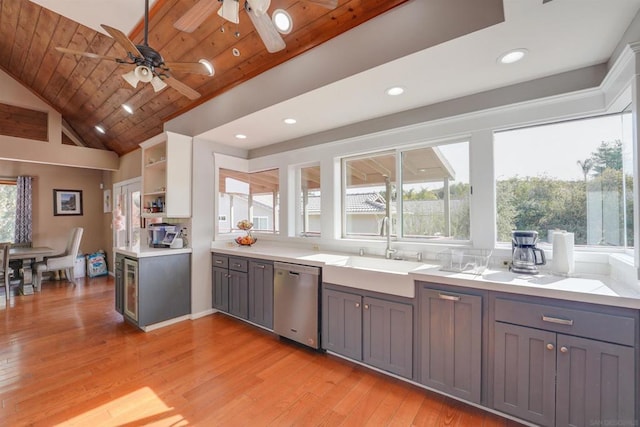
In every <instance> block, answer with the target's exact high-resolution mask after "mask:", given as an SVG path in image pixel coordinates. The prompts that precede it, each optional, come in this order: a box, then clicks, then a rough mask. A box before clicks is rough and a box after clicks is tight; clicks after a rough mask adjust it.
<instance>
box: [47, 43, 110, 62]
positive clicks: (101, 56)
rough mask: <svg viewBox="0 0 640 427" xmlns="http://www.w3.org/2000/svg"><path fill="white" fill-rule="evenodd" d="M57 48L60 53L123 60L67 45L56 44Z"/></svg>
mask: <svg viewBox="0 0 640 427" xmlns="http://www.w3.org/2000/svg"><path fill="white" fill-rule="evenodd" d="M56 50H57V51H58V52H60V53H68V54H70V55H78V56H85V57H87V58H91V59H106V60H107V61H115V62H122V60H121V59H120V58H114V57H113V56H104V55H99V54H97V53H91V52H80V51H77V50H73V49H67V48H66V47H60V46H56Z"/></svg>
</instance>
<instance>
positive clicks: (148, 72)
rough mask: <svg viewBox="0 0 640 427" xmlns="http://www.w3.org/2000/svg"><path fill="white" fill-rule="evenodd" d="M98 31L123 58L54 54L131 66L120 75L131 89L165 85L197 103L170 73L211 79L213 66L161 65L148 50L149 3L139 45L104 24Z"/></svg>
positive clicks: (195, 96) (204, 63)
mask: <svg viewBox="0 0 640 427" xmlns="http://www.w3.org/2000/svg"><path fill="white" fill-rule="evenodd" d="M101 27H102V28H104V30H105V31H106V32H107V33H108V34H109V35H110V36H111V37H112V38H113V39H114V40H115V42H116V43H117V44H119V45H120V46H122V47H123V48H124V50H125V51H126V52H127V56H126V58H124V59H123V58H116V57H112V56H105V55H99V54H97V53H92V52H80V51H76V50H73V49H67V48H65V47H60V46H58V47H56V50H57V51H58V52H62V53H67V54H71V55H80V56H84V57H87V58H92V59H104V60H107V61H115V62H117V63H118V64H129V65H134V66H135V68H134V69H133V70H131V71H129V72H127V73H125V74H123V75H122V78H124V80H125V81H126V82H127V83H129V84H130V85H131V86H133V87H134V88H135V87H137V85H138V83H139V82H143V83H151V86H153V90H154V91H155V92H159V91H161V90H162V89H164V88H165V87H166V86H167V85H168V86H170V87H172V88H174V89H175V90H177V91H178V92H180V93H181V94H182V95H184V96H186V97H187V98H189V99H191V100H195V99H198V98H199V97H200V94H199V93H198V92H197V91H195V90H194V89H192V88H190V87H189V86H187V85H186V84H184V83H182V82H181V81H180V80H178V79H176V78H175V77H173V75H172V73H173V72H182V73H195V74H203V75H207V76H213V74H214V70H213V66H212V65H211V63H209V62H208V61H206V60H200V61H199V62H165V60H164V58H163V57H162V55H160V53H158V51H156V50H154V49H153V48H151V47H150V46H149V43H148V39H149V37H148V36H149V28H148V27H149V0H145V12H144V42H143V44H141V45H136V44H135V43H133V42H132V41H131V40H129V38H128V37H127V36H126V35H125V34H124V33H123V32H122V31H120V30H118V29H116V28H113V27H110V26H108V25H104V24H102V25H101Z"/></svg>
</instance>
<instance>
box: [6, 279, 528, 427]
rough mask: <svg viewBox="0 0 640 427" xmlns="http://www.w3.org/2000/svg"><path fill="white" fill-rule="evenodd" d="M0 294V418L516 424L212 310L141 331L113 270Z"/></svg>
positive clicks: (31, 421)
mask: <svg viewBox="0 0 640 427" xmlns="http://www.w3.org/2000/svg"><path fill="white" fill-rule="evenodd" d="M0 297H1V300H2V302H0V315H1V316H2V318H3V322H2V329H1V332H2V333H1V335H0V402H2V405H1V407H0V425H2V426H22V425H43V426H51V425H79V426H91V427H95V426H101V425H119V426H137V425H158V426H184V425H199V426H235V425H240V426H258V425H274V426H285V425H300V426H307V425H308V426H312V425H326V426H337V425H343V426H361V425H371V426H382V425H393V426H409V425H423V426H433V425H451V426H507V425H509V426H511V425H516V424H515V423H513V422H510V421H507V420H504V419H502V418H500V417H498V416H496V415H492V414H490V413H487V412H484V411H482V410H479V409H476V408H473V407H471V406H467V405H464V404H462V403H459V402H456V401H454V400H451V399H448V398H444V397H441V396H439V395H437V394H435V393H431V392H428V391H425V390H423V389H421V388H418V387H415V386H413V385H410V384H406V383H404V382H402V381H398V380H396V379H393V378H389V377H387V376H385V375H382V374H379V373H376V372H374V371H371V370H369V369H366V368H364V367H361V366H358V365H355V364H353V363H350V362H348V361H345V360H342V359H340V358H337V357H334V356H331V355H327V354H322V353H317V352H314V351H311V350H309V349H307V348H304V347H301V346H298V345H296V344H293V343H290V342H287V341H285V340H280V339H278V338H277V337H275V336H274V335H272V334H270V333H268V332H266V331H263V330H261V329H258V328H256V327H253V326H251V325H247V324H245V323H243V322H240V321H237V320H235V319H232V318H229V317H227V316H225V315H222V314H214V315H211V316H206V317H204V318H201V319H198V320H196V321H184V322H181V323H179V324H176V325H173V326H169V327H166V328H162V329H159V330H156V331H153V332H149V333H143V332H140V331H138V330H137V329H135V328H133V327H132V326H130V325H128V324H126V323H124V322H123V320H122V317H121V316H120V315H119V314H118V313H116V312H115V310H114V309H113V280H112V278H104V277H103V278H97V279H85V280H84V281H81V283H79V284H78V286H76V287H73V286H71V285H70V284H69V283H67V282H45V283H44V284H43V287H42V292H41V293H39V294H35V295H33V296H12V297H11V300H10V302H9V303H8V306H5V305H4V295H1V296H0Z"/></svg>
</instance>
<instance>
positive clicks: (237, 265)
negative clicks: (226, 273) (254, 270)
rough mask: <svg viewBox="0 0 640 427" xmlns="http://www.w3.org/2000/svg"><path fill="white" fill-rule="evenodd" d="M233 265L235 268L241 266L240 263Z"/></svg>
mask: <svg viewBox="0 0 640 427" xmlns="http://www.w3.org/2000/svg"><path fill="white" fill-rule="evenodd" d="M233 266H234V267H235V268H240V267H241V265H240V264H233Z"/></svg>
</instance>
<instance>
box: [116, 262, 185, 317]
mask: <svg viewBox="0 0 640 427" xmlns="http://www.w3.org/2000/svg"><path fill="white" fill-rule="evenodd" d="M190 259H191V255H190V254H176V255H162V256H150V257H141V258H135V257H131V256H128V255H127V256H124V255H123V254H116V309H117V310H118V309H119V308H122V310H123V311H124V307H123V306H124V305H125V304H124V292H125V284H124V282H125V280H126V277H124V276H125V273H123V270H122V269H121V268H120V267H119V266H122V265H123V264H124V263H125V262H126V263H128V265H129V266H130V267H128V268H133V269H135V268H137V272H134V273H133V274H134V276H135V279H136V280H135V281H132V282H131V283H130V284H129V285H128V286H133V287H137V289H132V290H131V292H132V293H133V294H134V295H135V301H133V302H132V304H135V308H134V312H136V314H137V316H135V318H133V317H131V315H127V313H126V311H125V319H127V320H128V321H129V322H131V323H134V324H135V325H137V326H139V327H144V326H148V325H152V324H155V323H159V322H163V321H166V320H171V319H174V318H177V317H180V316H185V315H188V314H190V313H191V262H190ZM118 270H120V276H119V275H118ZM121 296H122V297H121ZM119 311H120V310H119Z"/></svg>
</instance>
